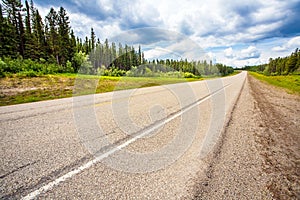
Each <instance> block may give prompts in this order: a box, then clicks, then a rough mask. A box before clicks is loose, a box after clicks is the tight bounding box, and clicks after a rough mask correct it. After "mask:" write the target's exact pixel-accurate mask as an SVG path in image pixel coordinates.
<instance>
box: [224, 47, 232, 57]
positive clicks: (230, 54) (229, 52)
mask: <svg viewBox="0 0 300 200" xmlns="http://www.w3.org/2000/svg"><path fill="white" fill-rule="evenodd" d="M224 55H225V57H226V58H233V57H235V55H234V53H233V50H232V47H229V48H227V49H225V50H224Z"/></svg>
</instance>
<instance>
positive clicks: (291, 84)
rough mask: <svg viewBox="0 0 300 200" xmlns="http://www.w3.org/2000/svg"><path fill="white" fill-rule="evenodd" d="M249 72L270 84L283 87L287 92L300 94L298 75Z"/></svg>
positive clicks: (299, 76)
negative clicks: (268, 74) (269, 74)
mask: <svg viewBox="0 0 300 200" xmlns="http://www.w3.org/2000/svg"><path fill="white" fill-rule="evenodd" d="M249 74H250V75H252V76H254V77H255V78H257V79H259V80H262V81H264V82H267V83H269V84H271V85H275V86H277V87H281V88H284V89H286V90H287V91H288V92H289V93H294V94H297V95H300V75H288V76H265V75H263V74H259V73H256V72H249Z"/></svg>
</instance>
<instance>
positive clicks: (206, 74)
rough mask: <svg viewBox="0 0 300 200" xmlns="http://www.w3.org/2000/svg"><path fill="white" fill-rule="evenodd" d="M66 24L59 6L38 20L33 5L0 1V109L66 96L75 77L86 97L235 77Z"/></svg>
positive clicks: (228, 70) (218, 66)
mask: <svg viewBox="0 0 300 200" xmlns="http://www.w3.org/2000/svg"><path fill="white" fill-rule="evenodd" d="M70 20H71V19H70V18H69V16H68V14H67V11H66V10H65V9H64V8H63V7H60V8H59V9H58V10H55V9H54V8H50V9H49V13H48V14H47V15H46V16H45V18H44V19H43V18H42V17H41V15H40V14H39V10H38V9H37V8H36V7H35V6H34V3H33V1H30V3H29V1H27V0H25V1H24V5H22V2H21V1H20V0H3V1H2V3H1V4H0V38H1V39H0V46H1V48H0V105H11V104H16V103H24V102H33V101H40V100H46V99H55V98H62V97H70V96H72V95H73V89H74V84H75V80H78V77H80V78H79V79H80V80H83V81H84V82H85V83H84V84H87V85H89V84H90V85H91V87H90V89H87V90H86V91H81V92H80V94H90V93H101V92H109V91H113V90H121V89H131V88H139V87H147V86H153V85H163V84H171V83H178V82H185V81H193V80H201V79H203V78H211V77H217V76H227V75H230V74H233V73H234V70H233V68H232V67H229V66H226V65H223V64H218V63H217V64H215V63H212V61H210V60H198V61H188V60H187V59H181V60H173V59H165V60H162V59H160V60H159V59H154V60H147V59H145V58H144V52H143V51H142V47H141V46H138V47H133V46H130V45H127V44H121V43H118V44H116V43H114V42H109V41H108V39H104V40H100V38H97V36H96V34H95V32H94V30H93V28H91V32H90V35H89V36H86V37H85V38H79V37H76V36H75V34H74V31H73V30H72V29H71V27H70ZM95 82H96V83H97V84H96V85H97V87H96V89H95ZM92 86H93V87H92ZM87 88H89V87H88V86H87ZM80 94H79V95H80ZM76 95H78V94H76Z"/></svg>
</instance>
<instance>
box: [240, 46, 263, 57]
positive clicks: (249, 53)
mask: <svg viewBox="0 0 300 200" xmlns="http://www.w3.org/2000/svg"><path fill="white" fill-rule="evenodd" d="M259 57H260V52H259V51H258V50H257V48H256V47H255V46H249V47H248V48H247V49H242V50H241V53H240V56H239V57H238V58H239V59H240V60H245V59H251V58H259Z"/></svg>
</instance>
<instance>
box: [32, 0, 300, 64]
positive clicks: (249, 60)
mask: <svg viewBox="0 0 300 200" xmlns="http://www.w3.org/2000/svg"><path fill="white" fill-rule="evenodd" d="M34 4H35V7H37V8H38V10H39V12H40V13H41V15H42V16H45V15H47V14H48V12H49V10H50V8H51V7H53V8H55V9H56V10H58V8H59V7H60V6H62V7H64V8H65V9H66V10H67V13H68V16H69V17H70V25H71V27H72V29H73V30H74V32H75V35H76V36H79V37H81V38H84V37H85V36H90V29H91V27H93V29H94V31H95V33H96V35H97V37H99V38H100V40H101V41H104V40H105V38H108V40H109V41H114V42H122V43H124V42H126V43H127V44H131V45H134V46H136V45H141V46H142V50H143V51H144V53H145V57H146V58H147V59H153V58H174V59H180V58H183V59H185V58H187V59H189V60H201V59H203V58H209V59H210V60H213V62H217V63H223V64H226V65H229V66H233V67H242V66H245V65H257V64H263V63H266V62H268V60H269V58H270V57H272V58H276V57H279V56H280V57H284V56H287V55H289V54H291V52H293V51H294V50H295V49H296V48H298V47H300V17H299V13H300V0H242V1H238V0H130V1H129V0H86V1H84V0H48V1H45V0H34Z"/></svg>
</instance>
